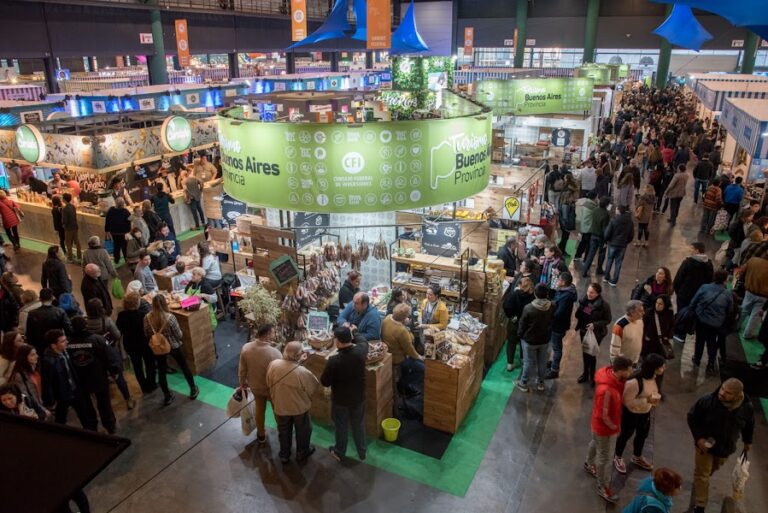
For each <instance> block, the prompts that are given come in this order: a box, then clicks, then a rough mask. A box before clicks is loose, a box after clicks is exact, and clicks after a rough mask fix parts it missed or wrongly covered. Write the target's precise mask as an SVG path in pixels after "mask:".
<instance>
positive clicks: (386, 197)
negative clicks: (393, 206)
mask: <svg viewBox="0 0 768 513" xmlns="http://www.w3.org/2000/svg"><path fill="white" fill-rule="evenodd" d="M390 203H392V195H391V194H390V193H388V192H385V193H384V194H382V195H381V204H382V205H389V204H390Z"/></svg>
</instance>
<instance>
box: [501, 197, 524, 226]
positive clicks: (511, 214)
mask: <svg viewBox="0 0 768 513" xmlns="http://www.w3.org/2000/svg"><path fill="white" fill-rule="evenodd" d="M502 214H503V215H502V219H510V220H512V221H519V220H520V198H518V197H517V196H508V197H506V198H504V212H503V213H502Z"/></svg>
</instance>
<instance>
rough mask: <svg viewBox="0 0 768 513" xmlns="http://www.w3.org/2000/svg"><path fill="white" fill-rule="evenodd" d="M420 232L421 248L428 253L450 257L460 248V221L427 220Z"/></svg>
mask: <svg viewBox="0 0 768 513" xmlns="http://www.w3.org/2000/svg"><path fill="white" fill-rule="evenodd" d="M421 232H422V238H421V249H422V251H423V252H424V253H426V254H428V255H436V256H446V257H451V256H453V255H455V254H456V253H458V252H459V249H460V248H461V224H460V223H434V224H432V223H429V222H427V223H425V224H424V226H423V227H422V229H421Z"/></svg>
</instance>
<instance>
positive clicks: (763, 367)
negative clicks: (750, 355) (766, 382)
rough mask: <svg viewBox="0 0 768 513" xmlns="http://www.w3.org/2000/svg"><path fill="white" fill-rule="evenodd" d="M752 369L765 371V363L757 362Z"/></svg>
mask: <svg viewBox="0 0 768 513" xmlns="http://www.w3.org/2000/svg"><path fill="white" fill-rule="evenodd" d="M750 367H752V369H754V370H763V369H765V364H764V363H763V362H755V363H753V364H752V365H750Z"/></svg>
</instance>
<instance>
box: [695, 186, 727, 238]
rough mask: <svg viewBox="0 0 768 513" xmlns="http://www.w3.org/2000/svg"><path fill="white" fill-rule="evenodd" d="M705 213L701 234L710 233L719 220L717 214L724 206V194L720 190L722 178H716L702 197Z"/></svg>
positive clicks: (702, 215)
mask: <svg viewBox="0 0 768 513" xmlns="http://www.w3.org/2000/svg"><path fill="white" fill-rule="evenodd" d="M702 203H703V204H704V211H703V212H702V214H701V226H699V233H710V232H711V231H712V227H713V226H714V224H715V219H716V218H717V212H718V211H719V210H720V208H721V207H722V206H723V192H722V190H721V189H720V178H718V177H715V178H713V179H712V182H711V183H710V184H709V187H707V191H706V192H705V193H704V196H702Z"/></svg>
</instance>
